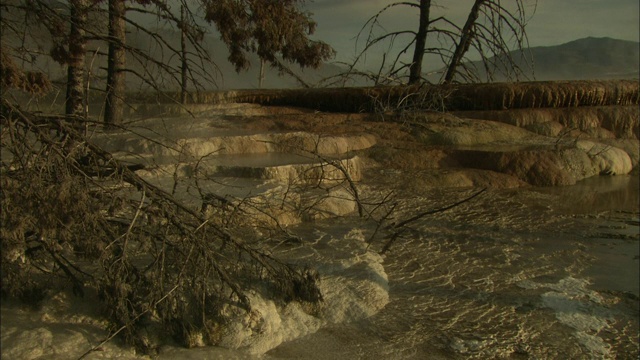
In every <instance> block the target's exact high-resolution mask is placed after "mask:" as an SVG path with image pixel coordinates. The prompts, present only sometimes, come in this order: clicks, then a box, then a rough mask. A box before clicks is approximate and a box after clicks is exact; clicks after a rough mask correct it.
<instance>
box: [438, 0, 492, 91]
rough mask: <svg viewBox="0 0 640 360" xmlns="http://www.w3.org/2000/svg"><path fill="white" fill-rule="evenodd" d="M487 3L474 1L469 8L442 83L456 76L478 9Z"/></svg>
mask: <svg viewBox="0 0 640 360" xmlns="http://www.w3.org/2000/svg"><path fill="white" fill-rule="evenodd" d="M485 2H487V0H476V1H475V3H474V4H473V7H472V8H471V12H470V13H469V17H468V18H467V22H466V23H465V24H464V28H462V34H460V43H459V44H458V46H457V47H456V50H455V52H454V53H453V57H451V62H450V63H449V68H448V69H447V74H446V75H445V77H444V83H445V84H449V83H451V81H453V77H454V76H455V75H456V70H457V68H458V65H460V62H461V61H462V58H463V57H464V54H465V53H466V52H467V50H469V46H470V45H471V41H472V40H473V27H474V26H475V24H476V21H478V16H479V13H480V7H481V6H482V5H483V4H484V3H485Z"/></svg>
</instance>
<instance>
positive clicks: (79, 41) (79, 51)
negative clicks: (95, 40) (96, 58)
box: [66, 0, 89, 116]
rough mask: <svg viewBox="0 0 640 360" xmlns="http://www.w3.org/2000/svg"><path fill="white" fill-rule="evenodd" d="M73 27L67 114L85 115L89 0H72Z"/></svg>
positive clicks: (70, 37)
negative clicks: (86, 30)
mask: <svg viewBox="0 0 640 360" xmlns="http://www.w3.org/2000/svg"><path fill="white" fill-rule="evenodd" d="M69 4H70V6H71V19H70V20H71V28H70V31H69V58H68V67H67V101H66V114H67V115H75V116H83V115H84V113H85V112H84V106H83V105H84V88H85V87H84V61H85V48H86V45H87V40H86V37H85V28H86V24H87V11H88V7H89V4H88V0H70V2H69Z"/></svg>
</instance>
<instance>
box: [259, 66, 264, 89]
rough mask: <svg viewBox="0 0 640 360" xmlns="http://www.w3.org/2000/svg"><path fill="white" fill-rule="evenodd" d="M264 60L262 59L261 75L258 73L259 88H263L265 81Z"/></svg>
mask: <svg viewBox="0 0 640 360" xmlns="http://www.w3.org/2000/svg"><path fill="white" fill-rule="evenodd" d="M264 65H265V63H264V60H260V75H258V88H260V89H262V85H263V83H264Z"/></svg>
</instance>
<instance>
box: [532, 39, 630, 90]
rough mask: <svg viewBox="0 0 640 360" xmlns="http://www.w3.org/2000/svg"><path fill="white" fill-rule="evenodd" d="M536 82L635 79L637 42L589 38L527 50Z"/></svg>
mask: <svg viewBox="0 0 640 360" xmlns="http://www.w3.org/2000/svg"><path fill="white" fill-rule="evenodd" d="M530 51H531V56H532V58H533V63H534V71H535V77H536V79H537V80H585V79H620V78H627V79H628V78H638V74H639V67H640V43H637V42H633V41H624V40H616V39H611V38H606V37H605V38H594V37H588V38H584V39H579V40H575V41H571V42H568V43H566V44H562V45H557V46H546V47H533V48H531V49H530Z"/></svg>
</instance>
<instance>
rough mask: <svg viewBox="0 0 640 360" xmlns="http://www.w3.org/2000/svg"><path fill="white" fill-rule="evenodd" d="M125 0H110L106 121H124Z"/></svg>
mask: <svg viewBox="0 0 640 360" xmlns="http://www.w3.org/2000/svg"><path fill="white" fill-rule="evenodd" d="M125 14H126V8H125V0H109V58H108V60H107V99H106V106H105V113H104V122H105V124H107V125H117V124H121V123H122V117H123V112H124V93H125V91H126V85H125V72H124V69H125V66H126V51H125V47H124V45H125V42H126V25H125Z"/></svg>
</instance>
